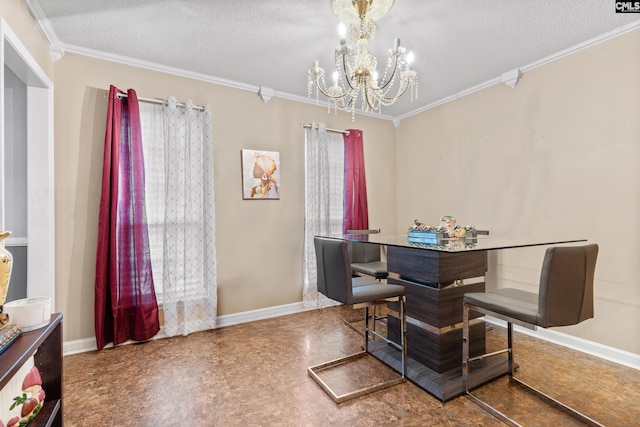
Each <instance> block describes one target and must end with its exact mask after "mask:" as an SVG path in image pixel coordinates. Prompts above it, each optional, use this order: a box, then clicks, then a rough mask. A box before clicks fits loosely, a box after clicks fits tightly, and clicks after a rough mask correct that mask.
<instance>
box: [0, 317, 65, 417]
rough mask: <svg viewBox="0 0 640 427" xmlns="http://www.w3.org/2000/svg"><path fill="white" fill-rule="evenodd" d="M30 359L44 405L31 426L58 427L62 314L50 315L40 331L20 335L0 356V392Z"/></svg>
mask: <svg viewBox="0 0 640 427" xmlns="http://www.w3.org/2000/svg"><path fill="white" fill-rule="evenodd" d="M31 356H34V364H35V366H36V367H37V368H38V370H39V371H40V376H41V377H42V388H43V389H44V391H45V393H46V398H45V403H44V405H43V407H42V409H41V410H40V412H39V413H38V415H36V418H34V419H33V420H32V421H31V422H30V423H29V427H31V426H47V427H49V426H56V427H58V426H62V420H63V417H62V407H63V405H62V313H55V314H53V315H51V321H50V322H49V324H48V325H47V326H43V327H42V328H39V329H36V330H33V331H29V332H23V333H22V334H21V335H20V336H19V337H18V338H17V339H16V340H15V341H14V342H13V343H12V344H11V345H10V346H9V348H7V349H6V350H4V351H3V352H2V354H0V389H2V388H4V386H5V385H6V384H7V383H8V382H9V380H11V378H13V376H14V375H15V374H16V372H18V370H19V369H20V367H21V366H22V365H24V363H25V362H26V361H27V360H28V359H29V358H30V357H31Z"/></svg>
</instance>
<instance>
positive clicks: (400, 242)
mask: <svg viewBox="0 0 640 427" xmlns="http://www.w3.org/2000/svg"><path fill="white" fill-rule="evenodd" d="M318 237H327V238H332V239H338V240H346V241H350V242H361V243H373V244H378V245H386V246H396V247H402V248H417V249H425V250H430V251H438V252H472V251H491V250H499V249H512V248H525V247H531V246H548V245H560V244H571V243H580V242H586V241H587V239H583V238H582V239H581V238H568V237H566V236H562V237H560V238H558V237H546V238H545V237H543V236H541V237H521V238H519V237H514V236H501V235H485V234H479V235H478V236H477V237H472V238H442V239H439V240H437V243H417V242H411V241H409V238H408V236H407V235H406V234H398V235H389V234H337V235H323V236H318Z"/></svg>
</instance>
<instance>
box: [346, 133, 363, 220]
mask: <svg viewBox="0 0 640 427" xmlns="http://www.w3.org/2000/svg"><path fill="white" fill-rule="evenodd" d="M368 228H369V209H368V207H367V183H366V179H365V173H364V145H363V143H362V131H361V130H358V129H349V135H345V136H344V221H343V223H342V232H343V233H346V232H347V230H367V229H368Z"/></svg>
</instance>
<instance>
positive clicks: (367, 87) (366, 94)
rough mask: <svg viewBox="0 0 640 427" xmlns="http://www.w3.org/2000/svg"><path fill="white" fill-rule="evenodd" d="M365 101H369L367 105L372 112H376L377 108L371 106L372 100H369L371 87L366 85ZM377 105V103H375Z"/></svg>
mask: <svg viewBox="0 0 640 427" xmlns="http://www.w3.org/2000/svg"><path fill="white" fill-rule="evenodd" d="M364 99H365V100H366V101H367V105H368V106H369V108H370V109H371V110H375V107H374V106H373V105H371V99H369V85H368V84H365V85H364ZM374 104H375V102H374Z"/></svg>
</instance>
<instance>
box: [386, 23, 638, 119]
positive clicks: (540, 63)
mask: <svg viewBox="0 0 640 427" xmlns="http://www.w3.org/2000/svg"><path fill="white" fill-rule="evenodd" d="M638 28H640V20H638V21H636V22H632V23H630V24H627V25H623V26H622V27H619V28H616V29H615V30H612V31H609V32H608V33H604V34H601V35H599V36H598V37H594V38H592V39H590V40H587V41H585V42H583V43H579V44H577V45H574V46H572V47H570V48H567V49H564V50H561V51H559V52H556V53H554V54H552V55H549V56H546V57H544V58H542V59H540V60H538V61H534V62H532V63H530V64H528V65H524V66H522V67H517V68H516V69H519V70H520V72H521V73H524V72H527V71H530V70H533V69H534V68H538V67H541V66H543V65H546V64H548V63H550V62H553V61H557V60H559V59H562V58H566V57H567V56H571V55H573V54H574V53H578V52H580V51H582V50H585V49H588V48H590V47H592V46H595V45H598V44H600V43H604V42H606V41H608V40H611V39H614V38H616V37H618V36H621V35H623V34H626V33H629V32H631V31H635V30H637V29H638ZM498 83H504V81H503V78H502V76H500V77H496V78H493V79H490V80H487V81H485V82H482V83H480V84H477V85H475V86H472V87H470V88H468V89H465V90H463V91H460V92H458V93H455V94H453V95H450V96H447V97H445V98H442V99H439V100H437V101H435V102H432V103H431V104H428V105H425V106H424V107H421V108H418V109H416V110H413V111H410V112H408V113H406V114H403V115H401V116H398V117H396V119H398V120H403V119H406V118H409V117H412V116H415V115H416V114H420V113H422V112H424V111H427V110H431V109H432V108H436V107H439V106H440V105H443V104H446V103H448V102H451V101H455V100H456V99H460V98H462V97H464V96H467V95H471V94H472V93H475V92H478V91H480V90H483V89H486V88H488V87H491V86H493V85H496V84H498Z"/></svg>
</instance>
